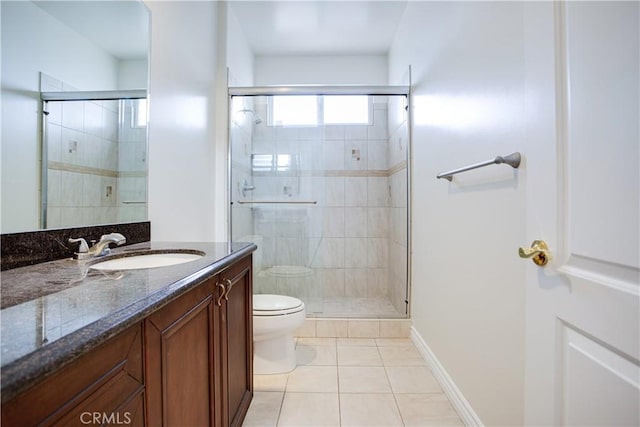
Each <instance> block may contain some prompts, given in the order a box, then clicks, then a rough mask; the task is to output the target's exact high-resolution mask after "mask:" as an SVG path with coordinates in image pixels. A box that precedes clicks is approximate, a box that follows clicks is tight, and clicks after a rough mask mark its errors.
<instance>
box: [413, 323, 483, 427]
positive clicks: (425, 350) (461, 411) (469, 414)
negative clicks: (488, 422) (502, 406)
mask: <svg viewBox="0 0 640 427" xmlns="http://www.w3.org/2000/svg"><path fill="white" fill-rule="evenodd" d="M409 338H410V339H411V341H412V342H413V344H414V345H415V346H416V348H417V349H418V352H420V354H421V355H422V357H424V359H425V360H426V362H427V365H428V366H429V368H430V369H431V372H432V373H433V376H434V377H435V378H436V380H437V381H438V383H440V387H442V390H443V391H444V394H446V395H447V397H448V398H449V401H450V402H451V405H453V408H454V409H455V410H456V412H457V413H458V415H459V416H460V419H461V420H462V422H463V423H464V424H465V425H467V426H478V427H484V424H483V423H482V420H481V419H480V417H479V416H478V414H476V412H475V411H474V410H473V407H471V404H469V402H468V401H467V399H466V398H465V397H464V395H463V394H462V392H461V391H460V389H459V388H458V386H457V385H456V383H455V382H454V381H453V379H452V378H451V376H450V375H449V373H448V372H447V371H446V370H445V369H444V366H442V364H441V363H440V361H439V360H438V358H437V357H436V355H435V354H434V353H433V351H432V350H431V348H429V346H428V345H427V343H426V342H425V340H424V339H423V338H422V336H421V335H420V333H418V331H417V330H416V329H415V328H414V327H413V326H412V327H411V333H410V335H409Z"/></svg>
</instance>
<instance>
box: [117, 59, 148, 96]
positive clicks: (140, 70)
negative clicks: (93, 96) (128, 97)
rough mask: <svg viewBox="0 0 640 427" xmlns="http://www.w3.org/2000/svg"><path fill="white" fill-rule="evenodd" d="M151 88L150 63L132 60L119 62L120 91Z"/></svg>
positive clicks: (144, 60) (143, 60)
mask: <svg viewBox="0 0 640 427" xmlns="http://www.w3.org/2000/svg"><path fill="white" fill-rule="evenodd" d="M148 86H149V62H148V61H147V60H146V59H130V60H121V61H119V62H118V89H144V88H147V87H148Z"/></svg>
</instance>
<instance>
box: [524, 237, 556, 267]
mask: <svg viewBox="0 0 640 427" xmlns="http://www.w3.org/2000/svg"><path fill="white" fill-rule="evenodd" d="M518 255H520V258H531V259H532V260H533V262H534V263H535V264H536V265H539V266H541V267H544V266H545V265H547V263H548V262H549V260H550V259H551V258H552V256H551V251H550V250H549V246H548V245H547V243H546V242H545V241H544V240H534V241H533V243H532V244H531V247H530V248H520V249H518Z"/></svg>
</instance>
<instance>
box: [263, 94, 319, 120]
mask: <svg viewBox="0 0 640 427" xmlns="http://www.w3.org/2000/svg"><path fill="white" fill-rule="evenodd" d="M317 98H318V97H317V96H298V95H296V96H274V97H273V116H272V120H271V123H272V124H273V125H275V126H317V125H318V99H317Z"/></svg>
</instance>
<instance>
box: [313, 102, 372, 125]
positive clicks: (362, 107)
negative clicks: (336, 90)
mask: <svg viewBox="0 0 640 427" xmlns="http://www.w3.org/2000/svg"><path fill="white" fill-rule="evenodd" d="M323 113H324V123H325V124H327V125H344V124H350V125H356V124H357V125H368V124H369V123H370V121H369V97H368V96H366V95H340V96H325V97H324V106H323Z"/></svg>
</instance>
